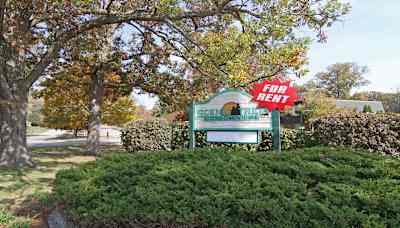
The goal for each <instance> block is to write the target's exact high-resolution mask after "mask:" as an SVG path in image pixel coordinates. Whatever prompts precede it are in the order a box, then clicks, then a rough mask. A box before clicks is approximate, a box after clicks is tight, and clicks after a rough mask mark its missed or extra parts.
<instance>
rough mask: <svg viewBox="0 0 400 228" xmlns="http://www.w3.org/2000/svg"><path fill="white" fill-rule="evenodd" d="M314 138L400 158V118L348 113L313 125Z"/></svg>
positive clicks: (335, 144) (327, 118)
mask: <svg viewBox="0 0 400 228" xmlns="http://www.w3.org/2000/svg"><path fill="white" fill-rule="evenodd" d="M311 126H312V130H313V137H314V138H315V139H316V140H317V141H319V142H320V143H322V144H326V145H331V146H354V147H360V148H364V149H369V150H371V151H379V152H382V153H385V154H389V155H393V156H399V155H400V115H398V114H373V113H345V114H336V115H330V116H326V117H321V118H319V119H316V120H314V121H312V122H311Z"/></svg>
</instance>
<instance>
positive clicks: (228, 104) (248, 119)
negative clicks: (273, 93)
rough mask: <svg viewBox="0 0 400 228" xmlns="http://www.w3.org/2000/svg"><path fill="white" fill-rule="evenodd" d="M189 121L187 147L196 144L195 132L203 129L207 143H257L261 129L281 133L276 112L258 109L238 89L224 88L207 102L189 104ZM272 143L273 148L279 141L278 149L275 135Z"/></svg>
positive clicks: (259, 140)
mask: <svg viewBox="0 0 400 228" xmlns="http://www.w3.org/2000/svg"><path fill="white" fill-rule="evenodd" d="M189 121H190V148H194V147H195V144H196V139H195V132H196V131H206V132H207V141H208V142H222V143H260V142H261V136H260V135H261V131H272V132H273V134H274V135H277V136H279V134H280V130H279V129H280V124H279V111H276V112H275V111H273V112H272V113H270V112H269V111H268V110H267V109H263V108H262V109H260V108H257V103H255V102H253V101H252V96H251V95H250V94H248V93H247V92H244V91H242V90H238V89H226V90H224V91H222V92H220V93H218V94H216V95H214V96H213V97H211V98H210V99H208V100H207V101H206V102H199V103H192V104H191V106H190V108H189ZM278 138H279V139H280V137H278ZM276 141H278V142H276ZM274 142H275V143H274V145H275V144H276V149H278V144H279V148H280V142H279V140H277V139H275V137H274Z"/></svg>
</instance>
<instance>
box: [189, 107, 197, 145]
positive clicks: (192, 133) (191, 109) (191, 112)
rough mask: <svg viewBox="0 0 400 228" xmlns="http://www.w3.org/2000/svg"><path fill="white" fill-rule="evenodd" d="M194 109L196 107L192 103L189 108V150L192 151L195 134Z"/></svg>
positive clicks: (194, 143)
mask: <svg viewBox="0 0 400 228" xmlns="http://www.w3.org/2000/svg"><path fill="white" fill-rule="evenodd" d="M195 108H196V106H195V105H194V102H192V103H191V104H190V107H189V149H194V148H195V147H196V135H195V133H196V132H195V131H194V129H195V126H194V119H195V116H194V114H195V113H196V110H195Z"/></svg>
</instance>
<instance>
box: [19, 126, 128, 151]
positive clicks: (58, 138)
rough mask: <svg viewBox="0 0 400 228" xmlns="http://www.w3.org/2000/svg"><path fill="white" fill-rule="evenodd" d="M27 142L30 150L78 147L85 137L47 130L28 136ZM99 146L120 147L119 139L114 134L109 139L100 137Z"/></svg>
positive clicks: (84, 140) (82, 143) (84, 141)
mask: <svg viewBox="0 0 400 228" xmlns="http://www.w3.org/2000/svg"><path fill="white" fill-rule="evenodd" d="M27 141H28V146H29V147H32V148H38V147H62V146H78V145H84V144H85V143H86V137H77V138H74V137H73V136H72V135H71V134H69V133H68V132H66V131H61V130H49V131H47V132H45V133H43V134H40V135H35V136H28V138H27ZM100 144H101V145H121V139H120V137H118V135H115V134H113V135H112V136H110V137H100Z"/></svg>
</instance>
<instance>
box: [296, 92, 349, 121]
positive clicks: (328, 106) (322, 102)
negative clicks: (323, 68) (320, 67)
mask: <svg viewBox="0 0 400 228" xmlns="http://www.w3.org/2000/svg"><path fill="white" fill-rule="evenodd" d="M303 96H304V103H303V104H302V107H301V108H300V112H303V113H304V117H305V122H306V123H308V122H309V121H311V120H313V119H315V118H319V117H322V116H326V115H329V114H334V113H338V112H351V111H353V110H349V109H344V108H338V107H337V106H336V101H335V99H334V98H332V97H329V96H327V95H326V94H325V93H324V92H323V91H321V90H318V89H317V90H308V91H307V92H305V93H304V95H303Z"/></svg>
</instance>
